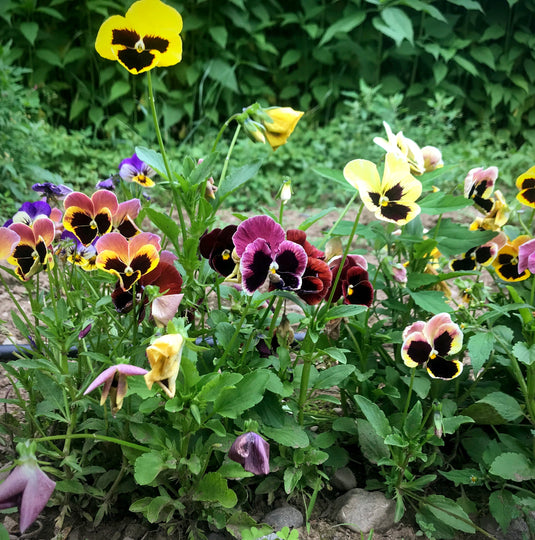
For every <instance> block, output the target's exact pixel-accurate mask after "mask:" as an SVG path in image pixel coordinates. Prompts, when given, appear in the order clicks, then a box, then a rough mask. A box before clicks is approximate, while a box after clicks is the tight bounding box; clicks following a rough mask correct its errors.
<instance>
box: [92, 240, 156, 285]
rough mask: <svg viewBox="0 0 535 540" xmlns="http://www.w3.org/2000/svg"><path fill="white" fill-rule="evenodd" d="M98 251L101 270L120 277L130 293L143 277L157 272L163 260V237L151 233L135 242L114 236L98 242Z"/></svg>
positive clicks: (98, 262)
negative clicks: (151, 272) (160, 253)
mask: <svg viewBox="0 0 535 540" xmlns="http://www.w3.org/2000/svg"><path fill="white" fill-rule="evenodd" d="M96 248H97V253H98V256H97V260H96V265H97V268H100V269H101V270H104V271H106V272H110V273H111V274H114V275H116V276H117V277H118V278H119V283H120V285H121V288H122V289H123V290H124V291H128V290H130V288H131V287H132V285H133V284H134V283H136V281H138V280H139V279H140V278H141V276H144V275H145V274H148V273H149V272H150V271H152V270H154V269H155V268H156V266H157V265H158V262H159V260H160V256H159V251H160V249H161V248H160V237H159V236H158V235H156V234H152V233H148V232H144V233H141V234H138V235H136V236H134V237H133V238H132V239H131V240H127V239H126V238H125V237H124V236H123V235H122V234H120V233H116V232H111V233H108V234H105V235H104V236H103V237H102V238H99V239H98V241H97V243H96Z"/></svg>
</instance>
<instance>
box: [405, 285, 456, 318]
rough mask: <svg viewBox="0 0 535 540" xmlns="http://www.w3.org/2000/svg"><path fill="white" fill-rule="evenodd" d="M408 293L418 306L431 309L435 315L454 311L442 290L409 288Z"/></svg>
mask: <svg viewBox="0 0 535 540" xmlns="http://www.w3.org/2000/svg"><path fill="white" fill-rule="evenodd" d="M408 293H409V294H410V296H411V297H412V299H413V300H414V302H415V304H416V305H417V306H418V307H420V308H422V309H425V311H429V313H432V314H433V315H438V314H439V313H452V312H453V308H452V307H451V306H450V305H449V304H448V303H447V302H446V297H445V296H444V293H443V292H441V291H411V290H408Z"/></svg>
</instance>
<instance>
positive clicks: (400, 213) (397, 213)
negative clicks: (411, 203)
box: [381, 202, 411, 221]
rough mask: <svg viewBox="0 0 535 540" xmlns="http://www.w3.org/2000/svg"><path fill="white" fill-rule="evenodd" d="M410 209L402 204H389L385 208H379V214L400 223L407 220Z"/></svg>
mask: <svg viewBox="0 0 535 540" xmlns="http://www.w3.org/2000/svg"><path fill="white" fill-rule="evenodd" d="M410 211H411V210H410V208H409V207H408V206H405V205H404V204H399V203H396V202H389V203H388V204H387V205H386V206H381V214H382V215H383V216H384V217H385V218H387V219H392V220H394V221H401V220H404V219H406V218H407V216H408V215H409V212H410Z"/></svg>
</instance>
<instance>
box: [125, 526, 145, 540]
mask: <svg viewBox="0 0 535 540" xmlns="http://www.w3.org/2000/svg"><path fill="white" fill-rule="evenodd" d="M123 534H124V538H123V540H127V539H128V540H130V539H131V540H141V538H142V537H143V536H145V535H146V534H147V528H146V527H144V526H143V525H140V524H139V523H129V524H128V525H127V526H126V528H125V530H124V533H123Z"/></svg>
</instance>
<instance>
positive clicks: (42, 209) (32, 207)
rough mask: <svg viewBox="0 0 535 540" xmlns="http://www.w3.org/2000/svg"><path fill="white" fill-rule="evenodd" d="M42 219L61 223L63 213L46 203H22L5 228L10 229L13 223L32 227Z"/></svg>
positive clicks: (5, 224)
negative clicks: (45, 218) (47, 218)
mask: <svg viewBox="0 0 535 540" xmlns="http://www.w3.org/2000/svg"><path fill="white" fill-rule="evenodd" d="M58 212H59V213H58ZM41 217H49V218H50V219H51V220H52V221H59V220H60V219H61V212H60V211H59V210H58V209H57V208H54V209H52V208H51V207H50V205H49V204H48V203H47V202H46V201H36V202H25V203H22V206H21V207H20V208H19V209H18V210H17V212H16V213H15V215H14V216H13V217H12V218H11V219H8V220H7V221H6V222H5V223H4V227H9V226H10V225H11V224H12V223H24V225H28V227H31V226H32V224H33V222H34V221H35V220H36V219H39V218H41Z"/></svg>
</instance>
